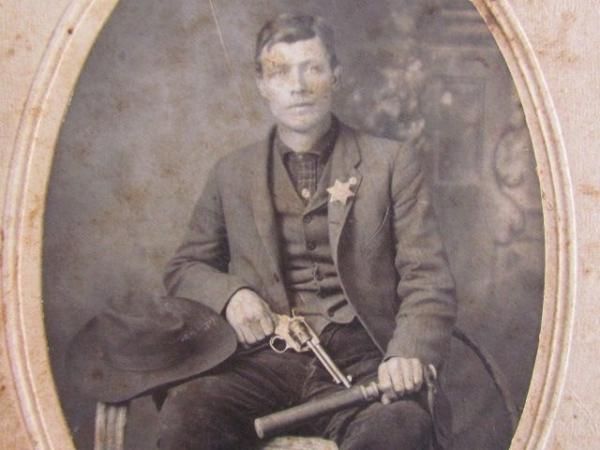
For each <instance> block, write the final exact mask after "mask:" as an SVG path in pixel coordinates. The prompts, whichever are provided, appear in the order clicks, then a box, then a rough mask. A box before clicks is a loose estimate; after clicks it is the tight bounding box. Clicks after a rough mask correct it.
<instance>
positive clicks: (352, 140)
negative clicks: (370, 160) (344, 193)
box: [327, 125, 362, 265]
mask: <svg viewBox="0 0 600 450" xmlns="http://www.w3.org/2000/svg"><path fill="white" fill-rule="evenodd" d="M331 157H332V160H331V165H332V166H331V177H330V186H333V185H334V183H335V182H336V180H337V181H339V182H340V183H350V189H351V190H352V192H353V193H354V195H353V196H351V197H349V198H348V199H347V200H346V202H345V204H344V203H343V202H341V201H331V200H332V198H331V196H329V203H328V206H327V211H328V212H327V215H328V223H329V242H330V245H331V253H332V257H333V261H334V262H335V264H336V265H337V262H338V246H339V242H340V236H341V234H342V231H343V229H344V226H345V224H346V221H347V219H348V213H349V212H350V210H351V209H352V205H353V204H354V201H355V199H356V196H357V195H358V189H359V187H360V184H361V181H362V175H361V173H360V171H359V170H358V165H359V163H360V150H359V147H358V143H357V142H356V136H355V135H354V132H353V131H352V130H351V129H349V128H348V127H346V126H344V125H341V129H340V134H339V137H338V140H337V142H336V145H335V148H334V150H333V154H332V155H331Z"/></svg>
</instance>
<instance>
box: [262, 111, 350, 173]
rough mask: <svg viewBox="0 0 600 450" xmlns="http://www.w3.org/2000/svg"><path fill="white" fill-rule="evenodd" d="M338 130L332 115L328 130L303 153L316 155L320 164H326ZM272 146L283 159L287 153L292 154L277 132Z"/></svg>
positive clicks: (336, 122)
mask: <svg viewBox="0 0 600 450" xmlns="http://www.w3.org/2000/svg"><path fill="white" fill-rule="evenodd" d="M339 128H340V127H339V121H338V119H337V117H335V116H333V115H332V116H331V126H330V127H329V130H327V132H326V133H325V134H324V135H323V136H321V137H320V138H319V140H318V141H317V142H315V145H313V147H312V148H311V149H310V150H308V151H307V152H304V153H308V154H311V155H316V156H318V157H319V159H320V161H321V162H323V163H324V162H326V161H327V160H328V159H329V155H331V152H332V151H333V148H334V147H335V141H336V140H337V137H338V133H339ZM273 145H274V146H275V149H276V150H277V151H278V152H279V153H280V154H281V156H283V157H285V156H286V155H288V154H289V153H294V150H292V149H291V148H289V147H288V146H287V145H285V143H284V142H283V141H282V140H281V138H280V137H279V133H277V131H275V139H274V141H273Z"/></svg>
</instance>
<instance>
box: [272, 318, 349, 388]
mask: <svg viewBox="0 0 600 450" xmlns="http://www.w3.org/2000/svg"><path fill="white" fill-rule="evenodd" d="M275 318H276V321H277V324H276V326H275V332H274V333H273V336H271V339H270V340H269V345H270V346H271V348H272V349H273V351H275V352H277V353H284V352H286V351H287V350H288V349H290V348H291V349H292V350H295V351H297V352H306V351H309V350H311V351H312V352H313V354H314V355H315V356H316V357H317V358H318V360H319V361H321V364H323V367H325V369H326V370H327V372H329V374H330V375H331V376H332V378H333V381H334V382H335V383H336V384H340V383H341V384H343V385H344V386H345V387H346V388H350V387H351V384H350V383H351V381H352V378H351V377H350V376H349V375H344V374H343V373H342V371H341V370H340V369H339V368H338V366H337V365H336V364H335V363H334V362H333V360H332V359H331V357H330V356H329V355H328V354H327V352H326V351H325V349H323V347H322V346H321V343H320V341H319V337H318V336H317V334H316V333H315V332H314V331H313V329H312V328H311V327H310V326H309V325H308V323H306V320H304V317H302V316H295V315H293V316H292V317H289V316H285V315H279V314H276V315H275Z"/></svg>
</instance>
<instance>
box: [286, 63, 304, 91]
mask: <svg viewBox="0 0 600 450" xmlns="http://www.w3.org/2000/svg"><path fill="white" fill-rule="evenodd" d="M290 88H291V91H292V92H293V93H305V92H307V91H308V84H307V82H306V75H305V73H304V71H303V70H302V69H300V68H298V69H295V70H292V71H291V73H290Z"/></svg>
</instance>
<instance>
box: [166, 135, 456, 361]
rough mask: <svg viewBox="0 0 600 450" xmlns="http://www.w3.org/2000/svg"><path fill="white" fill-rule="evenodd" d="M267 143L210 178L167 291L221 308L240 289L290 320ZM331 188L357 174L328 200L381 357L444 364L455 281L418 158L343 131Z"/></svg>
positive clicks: (350, 293) (170, 270) (234, 156)
mask: <svg viewBox="0 0 600 450" xmlns="http://www.w3.org/2000/svg"><path fill="white" fill-rule="evenodd" d="M270 147H271V145H270V140H269V139H265V140H264V141H262V142H259V143H257V144H255V145H251V146H249V147H247V148H244V149H241V150H239V151H237V152H233V153H231V154H229V155H227V156H226V157H224V158H223V159H221V160H220V161H219V162H218V163H217V164H216V166H215V167H214V168H213V169H212V171H211V172H210V176H209V179H208V181H207V183H206V186H205V188H204V191H203V193H202V195H201V196H200V199H199V200H198V203H197V204H196V207H195V209H194V212H193V216H192V219H191V221H190V224H189V230H188V233H187V236H186V237H185V240H184V242H183V244H182V245H181V247H180V248H179V249H178V250H177V253H176V255H175V256H174V258H173V259H172V260H171V261H170V262H169V264H168V267H167V269H166V274H165V284H166V287H167V290H168V292H169V294H170V295H176V296H181V297H186V298H190V299H195V300H197V301H199V302H201V303H204V304H206V305H209V306H210V307H212V308H213V309H214V310H216V311H218V312H222V310H223V309H224V307H225V305H226V303H227V301H228V300H229V298H230V297H231V295H233V294H234V293H235V291H236V290H238V289H240V288H242V287H250V288H251V289H253V290H254V291H256V292H257V293H258V294H260V295H261V296H262V297H263V298H264V299H265V300H266V301H267V302H268V303H269V304H270V306H271V308H272V310H273V311H274V312H276V313H280V314H289V312H290V311H289V306H288V300H287V296H286V290H285V287H284V285H283V282H282V279H283V277H282V275H281V271H280V264H281V261H280V251H279V239H278V235H277V227H276V222H275V214H274V210H273V204H272V199H273V196H275V195H277V192H270V188H269V185H270V183H269V178H268V177H269V173H270V170H269V164H270V158H271V148H270ZM330 163H331V164H332V175H331V180H332V182H333V181H334V180H336V179H337V180H340V181H341V182H346V181H348V180H349V179H350V178H351V177H355V178H356V181H357V183H356V184H355V185H354V186H353V191H354V193H355V195H354V197H351V198H350V199H349V200H348V202H347V203H346V204H345V205H343V204H342V203H341V202H330V203H328V222H329V236H330V243H331V249H332V256H333V261H334V263H335V266H336V268H337V271H338V274H339V278H340V282H341V284H342V288H343V290H344V293H345V295H346V298H347V299H348V301H349V302H350V303H351V304H352V305H353V306H354V308H355V310H356V313H357V315H358V318H359V319H360V321H361V322H362V324H363V325H364V327H365V328H366V330H367V331H368V332H369V334H370V335H371V337H372V338H373V340H374V342H375V343H376V344H377V346H378V347H379V348H380V349H381V351H382V354H384V355H385V356H403V357H416V358H419V359H420V360H421V361H423V362H424V363H432V364H435V365H437V366H439V365H440V364H441V363H442V361H443V358H444V355H445V353H446V352H447V350H448V348H449V341H450V336H451V330H452V327H453V325H454V321H455V316H456V303H455V297H454V282H453V279H452V276H451V274H450V271H449V269H448V264H447V261H446V257H445V255H444V250H443V246H442V243H441V240H440V237H439V235H438V230H437V225H436V220H435V218H434V213H433V210H432V207H431V202H430V196H429V192H428V189H427V185H426V183H425V181H424V178H423V174H422V171H421V168H420V164H419V159H418V155H417V154H416V152H415V151H414V150H413V149H412V148H411V147H410V146H408V145H405V144H402V143H399V142H396V141H391V140H386V139H381V138H376V137H373V136H368V135H366V134H362V133H360V132H357V131H355V130H353V129H351V128H349V127H346V126H344V125H341V129H340V134H339V137H338V140H337V142H336V145H335V148H334V150H333V153H332V155H331V160H330Z"/></svg>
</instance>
